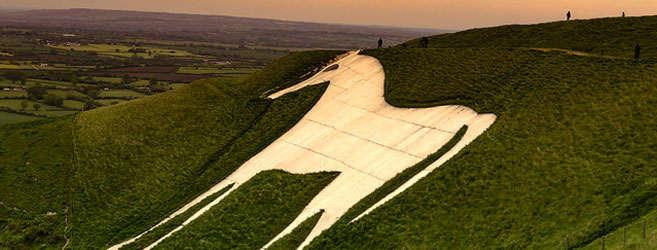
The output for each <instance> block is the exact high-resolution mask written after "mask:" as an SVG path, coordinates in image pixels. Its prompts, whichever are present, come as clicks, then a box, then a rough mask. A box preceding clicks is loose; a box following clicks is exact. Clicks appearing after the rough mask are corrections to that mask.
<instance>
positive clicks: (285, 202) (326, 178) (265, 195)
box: [156, 170, 337, 250]
mask: <svg viewBox="0 0 657 250" xmlns="http://www.w3.org/2000/svg"><path fill="white" fill-rule="evenodd" d="M336 176H337V173H319V174H307V175H293V174H289V173H286V172H283V171H280V170H274V171H267V172H263V173H260V174H258V175H256V176H255V177H254V178H253V179H252V180H250V181H248V182H247V183H245V184H244V185H243V186H241V187H240V188H238V189H237V190H235V193H231V194H230V195H228V196H227V197H226V198H225V200H223V201H222V202H221V203H219V204H218V205H216V206H215V207H213V208H212V209H210V210H209V211H208V212H207V213H205V214H203V216H201V217H199V218H198V219H197V220H195V221H193V222H192V223H190V224H189V225H188V226H187V227H185V228H183V229H182V230H181V231H179V232H178V233H176V234H174V235H173V236H172V237H170V238H168V239H166V240H164V241H162V243H161V244H160V245H158V247H157V248H156V249H183V248H187V249H227V250H232V249H259V248H260V247H262V246H264V245H265V244H267V242H269V241H270V240H271V239H272V238H274V237H275V236H276V235H277V234H278V233H279V232H280V231H282V230H283V229H285V227H287V225H288V224H289V223H291V222H292V221H293V220H294V219H295V218H296V216H297V215H298V214H299V213H301V210H303V208H304V207H305V206H306V204H308V202H310V200H311V199H312V198H313V197H315V195H317V193H319V191H321V190H322V189H323V188H324V187H325V186H326V185H328V183H330V182H331V181H332V180H333V179H334V178H335V177H336Z"/></svg>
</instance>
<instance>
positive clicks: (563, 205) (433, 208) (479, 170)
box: [309, 48, 657, 249]
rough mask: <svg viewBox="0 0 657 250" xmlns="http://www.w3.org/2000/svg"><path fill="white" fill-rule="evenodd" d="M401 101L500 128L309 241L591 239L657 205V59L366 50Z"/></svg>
mask: <svg viewBox="0 0 657 250" xmlns="http://www.w3.org/2000/svg"><path fill="white" fill-rule="evenodd" d="M365 54H369V55H372V56H375V57H376V58H378V59H379V60H380V61H381V62H382V64H383V66H384V68H385V73H386V76H387V78H386V83H385V84H386V86H385V87H386V96H385V97H386V99H387V100H388V101H389V102H390V103H392V104H394V105H396V106H404V107H406V106H409V107H418V106H424V105H427V106H433V105H436V104H443V103H450V104H463V105H467V106H470V107H473V108H475V109H476V110H477V111H479V112H482V111H486V112H493V113H495V114H497V115H498V120H497V121H496V122H495V124H494V125H493V126H492V127H491V129H490V130H489V131H488V132H486V133H485V134H483V135H482V136H481V137H480V138H478V139H477V140H476V141H475V142H473V143H472V144H471V145H470V146H468V147H467V148H465V149H464V150H463V151H462V152H460V153H459V154H458V155H457V156H456V157H455V158H453V159H452V160H451V161H449V162H447V163H446V164H445V165H443V166H442V167H441V168H439V169H437V170H436V171H434V172H433V173H431V174H430V175H429V176H427V177H426V178H425V179H423V180H421V181H420V182H418V183H417V184H416V185H415V186H413V187H411V188H410V189H409V190H407V191H406V192H405V193H403V194H402V195H400V196H399V197H397V198H396V199H393V200H392V201H391V202H389V203H387V204H385V205H383V206H382V207H381V208H379V209H378V210H376V211H374V212H373V213H372V214H371V215H369V216H367V217H364V218H363V219H361V220H360V221H357V222H355V223H352V224H348V225H346V224H345V223H342V224H341V225H339V226H337V227H334V228H332V229H330V230H328V232H326V233H325V234H323V235H322V236H320V237H319V238H318V239H316V240H315V241H314V242H313V243H312V244H311V247H310V248H309V249H434V248H436V249H557V248H561V247H565V236H566V235H568V236H569V237H570V246H571V247H578V246H584V245H586V244H587V243H589V242H591V241H593V240H595V239H597V238H599V237H600V236H601V235H604V234H606V233H608V232H611V231H613V230H615V229H617V228H619V227H621V226H623V225H625V224H627V223H629V222H631V221H634V220H636V219H637V218H639V217H640V216H642V215H644V214H646V213H648V212H649V211H651V210H653V209H654V208H655V207H656V206H657V196H656V195H657V192H655V190H657V186H655V183H656V182H655V181H656V180H657V179H656V178H657V162H655V161H654V159H655V157H657V153H656V152H657V151H656V149H657V142H655V141H654V138H657V129H655V128H657V119H656V118H657V112H655V111H654V105H655V104H657V84H655V83H656V82H657V71H656V70H655V67H656V66H657V65H656V64H655V63H648V62H635V61H633V60H620V59H618V60H615V59H601V58H591V57H581V56H571V55H567V54H563V53H557V52H548V53H546V52H538V51H530V50H526V49H401V48H399V49H397V48H395V49H384V50H371V51H366V52H365Z"/></svg>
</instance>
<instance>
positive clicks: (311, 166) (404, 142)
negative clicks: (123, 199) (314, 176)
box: [113, 51, 496, 249]
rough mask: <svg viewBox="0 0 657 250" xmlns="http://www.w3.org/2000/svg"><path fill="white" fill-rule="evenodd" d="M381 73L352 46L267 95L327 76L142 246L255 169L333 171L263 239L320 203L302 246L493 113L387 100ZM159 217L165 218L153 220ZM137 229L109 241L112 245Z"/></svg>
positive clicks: (474, 131) (477, 131)
mask: <svg viewBox="0 0 657 250" xmlns="http://www.w3.org/2000/svg"><path fill="white" fill-rule="evenodd" d="M384 80H385V74H384V71H383V67H382V66H381V64H380V63H379V61H378V60H376V59H375V58H373V57H370V56H365V55H359V54H358V52H355V51H354V52H349V53H347V54H345V55H342V56H340V57H338V58H337V59H336V61H335V62H333V63H332V64H330V65H328V66H327V67H326V68H324V69H323V70H322V71H320V73H318V74H316V75H314V76H313V77H311V78H309V79H308V80H306V81H303V82H301V83H299V84H297V85H294V86H292V87H290V88H287V89H284V90H282V91H279V92H277V93H274V94H272V95H270V96H269V98H273V99H275V98H278V97H280V96H282V95H284V94H286V93H290V92H294V91H297V90H299V89H301V88H303V87H306V86H309V85H313V84H319V83H324V82H329V86H328V88H327V90H326V92H325V93H324V95H323V96H322V97H321V99H320V100H319V101H318V102H317V103H316V104H315V106H314V107H313V108H312V109H311V110H310V111H309V112H308V113H307V114H306V115H305V116H304V117H303V118H302V119H301V121H299V122H298V123H297V124H296V125H295V126H294V127H293V128H292V129H290V130H289V131H288V132H287V133H285V134H284V135H283V136H282V137H280V138H278V139H277V140H276V141H274V142H273V143H272V144H271V145H269V146H268V147H267V148H266V149H265V150H263V151H262V152H260V153H258V154H257V155H256V156H254V157H253V158H251V159H250V160H248V161H247V162H246V163H244V164H243V165H242V166H241V167H240V168H239V169H237V170H236V171H235V172H234V173H233V174H232V175H230V176H229V177H227V178H226V179H225V180H223V181H221V182H220V183H218V184H217V185H215V186H214V187H213V188H212V189H210V190H209V191H207V192H206V193H204V194H203V195H201V196H199V197H197V198H196V199H195V200H194V201H192V202H191V203H189V204H187V205H186V206H185V207H183V208H181V209H180V210H178V211H176V212H175V213H173V214H172V215H171V216H169V218H173V217H175V216H177V215H179V214H181V213H183V212H185V211H186V210H187V209H189V208H190V207H191V206H193V205H194V204H196V203H198V202H200V201H202V200H203V199H205V198H206V197H208V196H210V195H212V194H213V193H216V192H218V191H219V190H222V189H223V188H225V187H228V186H229V185H233V186H232V187H231V189H230V190H229V191H228V192H226V193H224V194H223V195H222V196H220V197H219V198H217V199H216V200H215V201H213V202H212V203H210V204H208V205H207V206H206V207H204V208H203V209H201V210H200V211H198V212H197V213H196V214H194V215H193V216H192V217H190V218H189V219H188V220H187V221H185V223H183V224H182V225H181V226H179V227H178V228H176V229H175V230H173V231H171V232H170V233H169V234H167V235H166V236H164V237H162V238H161V239H160V240H158V241H156V242H155V243H153V244H152V245H151V246H149V247H148V249H150V248H152V247H154V246H155V245H157V244H158V243H159V242H161V241H162V240H163V239H165V238H167V237H169V236H170V235H172V234H173V233H175V232H176V231H178V230H180V229H182V228H183V227H184V226H185V225H187V224H188V223H189V222H191V221H193V220H195V219H196V218H198V217H199V216H200V215H202V214H203V213H204V212H206V211H208V210H209V209H210V208H211V207H212V206H214V205H216V204H218V203H219V202H221V199H223V198H224V197H226V196H227V195H228V194H229V193H230V192H232V191H233V190H235V189H237V188H238V187H239V186H240V185H241V184H243V183H245V182H247V181H248V180H249V179H251V178H253V177H254V176H255V175H257V174H258V173H260V172H263V171H266V170H274V169H280V170H284V171H287V172H290V173H295V174H307V173H317V172H339V173H340V174H339V175H338V176H337V177H336V178H335V179H334V180H333V181H332V182H331V183H330V184H329V185H328V186H326V187H325V188H324V189H323V190H322V191H320V192H319V193H318V194H317V196H315V197H314V198H313V199H312V200H311V201H310V203H309V204H308V205H307V206H306V207H305V208H304V210H303V211H302V212H301V214H299V216H298V217H297V218H296V219H295V220H294V221H293V222H292V223H291V224H290V225H288V226H287V227H286V228H285V229H284V230H283V231H282V232H280V234H278V235H277V236H276V237H274V238H273V239H271V241H270V242H269V243H268V244H267V245H265V246H263V247H262V249H267V248H268V247H269V246H270V245H271V244H273V243H274V242H276V241H277V240H279V239H280V238H282V237H283V236H285V235H287V234H289V233H291V232H292V231H293V230H294V229H295V228H296V227H297V226H298V225H299V224H301V223H302V222H304V221H305V220H306V219H308V218H310V217H311V216H313V215H315V214H317V213H318V212H320V211H323V213H322V214H321V217H320V219H319V221H318V222H317V223H316V225H315V226H314V228H313V229H312V231H311V232H310V234H309V235H308V236H307V238H306V239H305V241H304V242H303V243H302V244H301V245H300V246H299V249H302V248H304V247H305V246H307V245H308V244H309V243H310V242H311V241H312V240H313V239H314V238H315V237H317V236H318V235H319V234H320V233H321V232H322V231H324V230H326V229H328V228H330V227H331V226H332V225H334V224H335V223H336V222H337V221H338V219H340V217H341V216H343V215H344V214H345V213H346V212H347V211H348V210H349V209H350V208H351V207H352V206H354V205H355V204H356V203H357V202H358V201H360V200H361V199H362V198H364V197H366V196H367V195H369V194H371V193H372V192H374V191H375V190H376V189H377V188H379V187H381V186H382V185H383V184H384V183H386V182H387V181H388V180H390V179H392V178H393V177H395V175H397V174H399V173H401V172H402V171H404V170H405V169H407V168H409V167H411V166H413V165H415V164H417V163H419V162H420V161H422V160H423V159H425V158H426V157H427V156H429V155H430V154H432V153H434V152H435V151H436V150H438V149H439V148H441V147H442V146H443V145H445V144H446V143H447V142H448V141H450V140H451V139H452V138H453V137H454V136H455V134H456V132H457V131H459V129H461V128H462V127H463V126H467V128H468V129H467V131H466V133H465V135H463V137H461V139H460V140H459V141H458V143H456V144H455V146H453V147H452V148H451V149H450V150H449V151H448V152H447V153H445V154H443V155H442V156H441V157H440V158H439V159H438V160H436V161H435V162H433V163H432V164H430V165H429V166H428V167H426V168H425V169H424V170H422V171H421V172H419V173H418V174H417V175H415V176H414V177H412V178H411V179H409V180H408V181H407V182H406V183H404V184H403V185H401V186H400V187H399V188H397V189H396V190H394V191H393V192H391V193H390V194H388V195H387V196H386V197H385V198H383V199H381V200H380V201H378V202H377V203H376V204H374V205H373V206H372V207H370V208H369V209H367V210H366V211H365V212H363V213H362V214H360V215H359V216H358V217H356V219H354V220H358V219H360V218H361V217H363V216H366V215H367V214H368V213H369V212H371V211H372V210H374V209H376V208H377V207H379V206H380V205H382V204H383V203H385V202H386V201H388V200H390V199H391V198H393V197H395V196H396V195H398V194H400V193H401V192H402V191H404V190H406V189H407V188H409V187H410V186H412V185H413V184H414V183H415V182H417V181H418V180H420V179H421V178H423V177H424V176H426V175H428V174H429V173H430V172H431V171H432V170H434V169H436V168H438V167H439V166H440V165H441V164H443V163H444V162H446V161H447V160H449V159H450V158H451V157H452V156H454V155H455V154H457V153H458V152H459V151H460V150H461V149H463V148H464V147H465V146H466V145H467V144H469V143H470V142H471V141H473V140H474V139H475V138H477V137H478V136H479V135H481V134H482V133H483V132H484V131H485V130H486V129H488V128H489V127H490V126H491V125H492V124H493V122H494V121H495V119H496V116H495V115H493V114H477V113H476V112H475V111H473V110H472V109H470V108H468V107H464V106H456V105H448V106H439V107H432V108H397V107H393V106H391V105H389V104H388V103H387V102H386V101H385V100H384V97H383V85H384ZM166 221H168V219H166V220H164V221H162V222H160V224H158V225H156V226H155V227H157V226H159V225H161V224H163V223H165V222H166ZM155 227H154V228H155ZM151 230H152V229H151ZM142 235H143V234H142ZM140 236H141V235H139V236H137V237H135V238H133V239H131V240H128V241H126V242H124V243H121V244H119V245H117V246H114V247H116V249H118V247H120V246H122V245H125V244H128V243H130V242H132V241H134V240H135V239H136V238H138V237H140ZM114 247H113V248H114Z"/></svg>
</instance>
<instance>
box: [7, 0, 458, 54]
mask: <svg viewBox="0 0 657 250" xmlns="http://www.w3.org/2000/svg"><path fill="white" fill-rule="evenodd" d="M3 25H5V26H19V27H35V28H49V29H55V30H57V29H59V30H61V31H62V32H64V31H65V32H70V33H73V32H75V33H97V34H95V35H100V36H126V37H140V36H141V37H162V38H165V39H175V40H189V41H212V42H223V43H231V44H244V45H259V46H274V47H294V48H348V49H355V48H361V47H373V46H376V41H377V40H378V39H379V37H383V38H384V39H385V41H386V45H394V44H398V43H401V42H404V41H407V40H410V39H413V38H416V37H419V36H425V35H435V34H438V33H444V32H448V31H446V30H426V29H414V28H394V27H375V26H355V25H338V24H320V23H307V22H293V21H283V20H272V19H258V18H243V17H231V16H215V15H194V14H174V13H159V12H140V11H118V10H97V9H62V10H29V11H19V12H6V13H2V12H0V26H3ZM99 31H104V32H99ZM107 31H109V32H110V33H107Z"/></svg>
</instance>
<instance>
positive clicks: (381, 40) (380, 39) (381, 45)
mask: <svg viewBox="0 0 657 250" xmlns="http://www.w3.org/2000/svg"><path fill="white" fill-rule="evenodd" d="M381 47H383V39H382V38H380V37H379V49H380V48H381Z"/></svg>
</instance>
